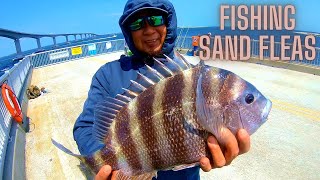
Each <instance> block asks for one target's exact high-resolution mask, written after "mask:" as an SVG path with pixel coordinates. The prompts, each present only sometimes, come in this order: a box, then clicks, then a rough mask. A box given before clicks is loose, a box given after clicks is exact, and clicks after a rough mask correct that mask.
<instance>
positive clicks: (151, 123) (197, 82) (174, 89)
mask: <svg viewBox="0 0 320 180" xmlns="http://www.w3.org/2000/svg"><path fill="white" fill-rule="evenodd" d="M174 53H175V59H171V58H170V57H168V56H165V55H164V58H154V62H153V63H154V64H153V65H152V67H151V66H149V65H146V71H145V73H144V74H143V73H139V72H138V75H137V79H136V80H135V81H131V84H130V86H129V87H127V88H123V93H122V94H118V95H117V96H115V97H114V98H111V97H109V98H107V99H105V100H101V102H99V103H98V104H97V105H96V108H95V111H94V117H95V121H94V125H93V135H94V136H95V138H96V139H97V140H98V141H99V142H101V143H103V144H104V147H103V148H102V149H100V150H98V151H96V152H95V153H93V154H91V155H88V156H81V155H76V154H74V153H72V152H71V151H70V150H68V149H67V148H65V147H64V146H62V145H61V144H59V143H57V142H56V141H54V140H53V144H55V145H56V146H57V147H58V148H59V149H61V150H63V151H64V152H66V153H68V154H70V155H72V156H75V157H78V158H79V159H80V160H81V161H83V162H84V164H86V165H87V166H88V167H89V168H90V169H91V170H92V171H93V172H94V173H97V172H98V171H99V170H100V168H101V167H102V166H104V165H106V164H108V165H110V166H111V167H112V169H113V170H119V171H120V172H121V173H123V175H124V176H128V177H130V176H139V175H144V174H153V175H152V176H156V172H157V171H159V170H170V169H172V170H181V169H185V168H190V167H194V166H197V165H199V160H200V158H201V157H204V156H206V157H211V155H210V153H209V150H208V147H207V141H206V140H207V137H208V136H209V135H210V134H212V135H214V136H215V137H216V139H217V141H218V142H222V141H223V131H224V129H225V128H228V129H229V130H230V131H231V132H232V133H234V134H236V132H237V131H238V130H239V129H240V128H243V129H245V130H246V131H247V132H248V133H249V134H250V135H252V134H253V133H254V132H255V131H257V129H258V128H259V127H260V126H261V125H262V124H264V123H265V122H266V121H267V117H268V114H269V113H270V110H271V107H272V102H271V101H270V100H269V99H267V98H266V97H265V96H264V95H263V94H262V93H261V92H260V91H259V90H257V89H256V88H255V87H254V86H253V85H252V84H251V83H249V82H247V81H246V80H244V79H242V78H241V77H239V76H238V75H236V74H234V73H233V72H230V71H228V70H224V69H220V68H216V67H212V66H208V65H205V64H204V62H203V61H201V62H200V63H199V64H198V65H191V64H189V62H188V61H187V60H186V59H185V58H184V57H183V56H182V55H181V54H179V53H178V52H176V51H175V52H174ZM152 176H151V177H152Z"/></svg>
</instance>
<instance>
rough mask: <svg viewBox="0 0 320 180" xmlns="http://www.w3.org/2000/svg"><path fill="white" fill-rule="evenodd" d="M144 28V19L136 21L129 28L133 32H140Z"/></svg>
mask: <svg viewBox="0 0 320 180" xmlns="http://www.w3.org/2000/svg"><path fill="white" fill-rule="evenodd" d="M142 26H143V19H142V18H140V19H137V20H136V21H134V22H132V23H131V24H130V25H129V27H130V29H131V30H132V31H136V30H139V29H141V28H142Z"/></svg>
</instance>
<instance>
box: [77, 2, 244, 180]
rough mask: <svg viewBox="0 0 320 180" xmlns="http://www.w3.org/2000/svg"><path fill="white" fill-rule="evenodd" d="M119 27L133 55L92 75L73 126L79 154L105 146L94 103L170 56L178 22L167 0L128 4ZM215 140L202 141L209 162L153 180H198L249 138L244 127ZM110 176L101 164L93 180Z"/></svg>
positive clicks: (228, 159) (120, 90)
mask: <svg viewBox="0 0 320 180" xmlns="http://www.w3.org/2000/svg"><path fill="white" fill-rule="evenodd" d="M119 25H120V27H121V30H122V32H123V35H124V38H125V40H126V42H127V44H128V47H129V49H130V50H131V51H132V53H133V55H132V56H130V57H121V58H120V59H119V60H118V61H114V62H111V63H108V64H105V65H104V66H102V67H101V68H100V69H99V70H98V71H97V72H96V74H95V75H94V77H93V79H92V84H91V87H90V90H89V93H88V98H87V100H86V101H85V104H84V107H83V112H82V113H81V114H80V116H79V117H78V119H77V121H76V123H75V126H74V139H75V141H76V142H77V145H78V148H79V151H80V153H81V154H82V155H88V154H92V153H94V152H96V151H97V150H99V149H101V148H103V147H104V146H105V144H102V143H100V142H98V141H97V140H96V139H95V138H94V134H93V126H94V124H95V122H94V121H95V108H96V105H97V104H99V102H100V101H102V100H104V99H106V98H107V97H112V98H114V97H116V95H118V94H123V93H124V92H125V90H124V89H123V88H128V87H129V86H130V84H131V83H132V82H131V80H136V79H137V77H138V73H141V74H144V73H145V72H146V71H147V70H146V65H148V66H150V67H153V65H154V63H155V62H154V59H153V58H154V57H156V58H163V57H164V56H163V54H164V55H166V56H168V57H169V58H174V50H173V49H174V45H175V44H174V43H175V40H176V37H177V19H176V14H175V10H174V7H173V5H172V4H171V3H170V2H169V1H168V0H129V1H128V2H127V4H126V5H125V8H124V12H123V15H122V16H121V17H120V20H119ZM158 93H161V92H158ZM150 101H151V100H150ZM170 112H174V110H172V111H170ZM234 134H235V135H234ZM142 136H143V134H142ZM217 139H218V138H216V137H215V136H213V135H209V136H208V138H207V140H206V141H207V142H206V143H207V147H208V149H209V152H210V153H211V157H210V158H207V157H205V156H204V157H202V158H201V159H199V162H198V164H197V165H194V166H190V167H188V168H187V166H185V167H180V169H175V170H166V171H158V172H157V179H200V176H199V169H200V167H201V168H202V170H204V171H206V172H208V171H210V170H211V169H213V168H219V167H223V166H225V165H229V164H230V163H231V162H232V160H233V159H234V158H236V157H237V156H238V155H239V154H242V153H246V152H247V151H249V149H250V137H249V134H248V132H247V131H246V130H244V129H240V130H239V131H237V132H236V133H232V132H231V130H229V129H228V128H225V129H224V130H223V133H222V134H221V136H220V137H219V142H218V140H217ZM137 148H142V147H137ZM159 154H161V153H159ZM198 165H200V167H199V166H198ZM112 172H116V171H113V170H112V169H111V166H109V165H105V166H103V167H102V168H101V169H100V170H99V171H98V173H97V174H96V176H95V179H107V178H108V177H109V178H110V176H113V175H115V174H116V173H112ZM113 177H114V176H113Z"/></svg>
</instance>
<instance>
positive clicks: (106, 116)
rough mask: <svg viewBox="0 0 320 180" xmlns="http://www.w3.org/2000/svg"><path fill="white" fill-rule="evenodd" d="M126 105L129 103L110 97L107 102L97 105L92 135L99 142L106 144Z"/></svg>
mask: <svg viewBox="0 0 320 180" xmlns="http://www.w3.org/2000/svg"><path fill="white" fill-rule="evenodd" d="M126 104H127V103H125V102H123V101H121V100H119V99H116V98H111V97H108V98H107V99H106V100H104V101H101V102H99V103H98V104H97V105H96V107H95V111H94V118H95V120H94V124H93V131H92V133H93V135H94V137H95V138H96V139H97V140H99V141H101V142H104V139H105V137H106V136H107V134H108V130H109V128H110V127H111V124H112V122H113V121H114V119H115V118H116V115H117V114H118V112H119V111H120V109H121V108H122V107H123V106H124V105H126Z"/></svg>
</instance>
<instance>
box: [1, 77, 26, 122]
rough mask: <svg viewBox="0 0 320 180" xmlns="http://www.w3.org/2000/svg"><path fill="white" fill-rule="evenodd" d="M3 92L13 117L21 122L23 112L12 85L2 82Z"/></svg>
mask: <svg viewBox="0 0 320 180" xmlns="http://www.w3.org/2000/svg"><path fill="white" fill-rule="evenodd" d="M1 94H2V97H3V101H4V104H5V106H6V107H7V109H8V111H9V112H10V114H11V116H12V117H13V119H15V120H16V122H17V123H21V122H22V120H23V114H22V111H21V107H20V105H19V102H18V99H17V97H16V95H15V94H14V92H13V91H12V89H11V87H10V86H9V85H8V84H5V83H4V84H2V85H1Z"/></svg>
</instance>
